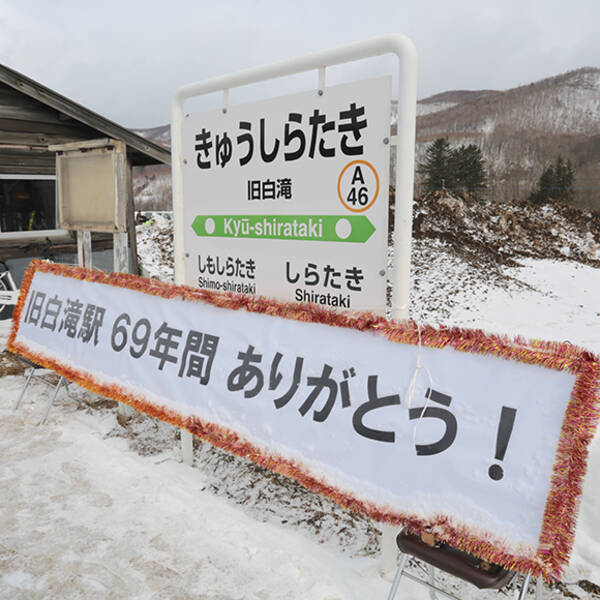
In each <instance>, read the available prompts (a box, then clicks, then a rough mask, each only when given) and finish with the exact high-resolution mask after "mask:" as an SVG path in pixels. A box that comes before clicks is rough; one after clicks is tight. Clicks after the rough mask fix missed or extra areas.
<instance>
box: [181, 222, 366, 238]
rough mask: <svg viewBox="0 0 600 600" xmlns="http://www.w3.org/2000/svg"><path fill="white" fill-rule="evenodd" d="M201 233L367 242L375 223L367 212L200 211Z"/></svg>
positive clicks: (198, 225) (197, 228) (198, 232)
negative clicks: (337, 213) (252, 213)
mask: <svg viewBox="0 0 600 600" xmlns="http://www.w3.org/2000/svg"><path fill="white" fill-rule="evenodd" d="M192 229H193V230H194V231H195V232H196V235H199V236H201V237H231V238H253V239H271V240H303V241H312V242H353V243H359V244H360V243H364V242H366V241H367V240H368V239H369V238H370V237H371V236H372V235H373V233H374V231H375V227H374V225H373V224H372V223H371V221H369V219H368V218H367V217H366V216H364V215H348V216H346V215H198V216H197V217H196V218H195V219H194V221H193V223H192Z"/></svg>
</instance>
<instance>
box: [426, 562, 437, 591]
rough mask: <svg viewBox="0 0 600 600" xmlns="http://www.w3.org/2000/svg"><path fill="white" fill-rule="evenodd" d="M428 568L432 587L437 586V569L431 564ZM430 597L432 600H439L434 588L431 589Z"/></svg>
mask: <svg viewBox="0 0 600 600" xmlns="http://www.w3.org/2000/svg"><path fill="white" fill-rule="evenodd" d="M427 567H428V570H429V583H430V584H431V585H432V586H435V567H434V566H433V565H430V564H428V565H427ZM429 597H430V598H431V600H438V597H437V594H436V593H435V590H434V589H432V588H429Z"/></svg>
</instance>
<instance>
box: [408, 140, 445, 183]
mask: <svg viewBox="0 0 600 600" xmlns="http://www.w3.org/2000/svg"><path fill="white" fill-rule="evenodd" d="M451 156H452V151H451V150H450V144H449V143H448V140H447V139H446V138H438V139H437V140H435V142H433V143H432V144H431V145H429V146H428V147H427V149H426V150H425V160H424V161H423V162H422V163H420V164H419V167H418V169H417V171H418V173H421V174H422V175H424V180H423V185H424V187H425V191H426V192H432V191H436V190H443V189H444V188H448V189H450V187H451V184H452V176H451V170H450V158H451Z"/></svg>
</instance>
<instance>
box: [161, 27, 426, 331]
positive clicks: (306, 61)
mask: <svg viewBox="0 0 600 600" xmlns="http://www.w3.org/2000/svg"><path fill="white" fill-rule="evenodd" d="M384 54H395V55H396V56H397V57H398V134H397V151H396V165H395V168H396V194H395V206H396V210H395V221H394V229H395V242H394V264H393V270H392V276H391V284H392V318H395V319H403V318H407V317H408V305H409V290H410V255H411V237H412V203H413V184H414V144H415V120H416V104H417V53H416V49H415V46H414V44H413V43H412V42H411V41H410V40H409V39H408V38H407V37H405V36H403V35H400V34H394V35H386V36H381V37H376V38H373V39H370V40H365V41H362V42H356V43H354V44H349V45H347V46H341V47H339V48H334V49H331V50H325V51H323V52H316V53H314V54H309V55H306V56H302V57H299V58H295V59H291V60H286V61H282V62H278V63H274V64H271V65H266V66H262V67H256V68H253V69H248V70H245V71H239V72H237V73H231V74H229V75H223V76H220V77H215V78H213V79H208V80H206V81H201V82H197V83H192V84H189V85H186V86H183V87H181V88H179V89H178V90H177V91H176V92H175V96H174V97H173V101H172V103H171V155H172V162H171V168H172V185H173V210H174V227H175V239H174V245H175V247H174V255H175V256H174V258H175V282H176V283H178V284H182V283H184V277H185V276H184V248H183V228H184V222H183V150H182V127H183V116H184V111H183V105H184V102H185V101H186V100H188V99H190V98H193V97H196V96H202V95H205V94H210V93H213V92H218V91H223V94H224V107H225V108H226V107H227V105H228V103H229V90H230V89H231V88H235V87H241V86H244V85H249V84H252V83H259V82H262V81H267V80H270V79H276V78H279V77H284V76H287V75H295V74H298V73H304V72H307V71H312V70H317V71H318V76H319V89H323V88H324V87H325V69H326V68H327V67H330V66H334V65H340V64H344V63H348V62H353V61H356V60H360V59H363V58H370V57H374V56H381V55H384Z"/></svg>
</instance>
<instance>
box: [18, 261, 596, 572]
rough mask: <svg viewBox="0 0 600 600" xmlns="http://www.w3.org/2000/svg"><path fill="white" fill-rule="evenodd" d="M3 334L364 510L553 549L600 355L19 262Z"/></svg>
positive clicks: (557, 560) (575, 483)
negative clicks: (22, 273) (21, 270)
mask: <svg viewBox="0 0 600 600" xmlns="http://www.w3.org/2000/svg"><path fill="white" fill-rule="evenodd" d="M9 348H10V349H11V350H12V351H14V352H18V353H20V354H22V355H23V356H25V357H27V358H29V359H31V360H33V361H35V362H37V363H39V364H41V365H44V366H46V367H49V368H52V369H54V370H55V371H56V372H58V373H60V374H62V375H64V376H66V377H68V378H69V379H71V380H73V381H75V382H77V383H79V384H80V385H82V386H84V387H86V388H88V389H91V390H93V391H95V392H98V393H101V394H103V395H105V396H108V397H110V398H113V399H116V400H120V401H123V402H126V403H128V404H130V405H131V406H133V407H135V408H136V409H139V410H141V411H143V412H145V413H147V414H149V415H152V416H155V417H158V418H161V419H163V420H165V421H167V422H170V423H172V424H174V425H177V426H180V427H184V428H186V429H188V430H189V431H191V432H192V433H194V434H195V435H198V436H199V437H201V438H203V439H205V440H208V441H209V442H211V443H213V444H215V445H217V446H219V447H221V448H225V449H226V450H230V451H232V452H234V453H236V454H239V455H243V456H247V457H249V458H250V459H252V460H254V461H255V462H257V463H259V464H261V465H264V466H266V467H268V468H270V469H273V470H275V471H277V472H280V473H283V474H285V475H288V476H291V477H294V478H295V479H297V480H298V481H300V482H301V483H303V484H304V485H305V486H307V487H308V488H310V489H313V490H316V491H318V492H320V493H322V494H325V495H327V496H329V497H331V498H333V499H334V500H335V501H337V502H339V503H341V504H342V505H344V506H347V507H349V508H352V509H354V510H357V511H360V512H362V513H364V514H367V515H370V516H372V517H373V518H376V519H378V520H382V521H388V522H392V523H398V524H404V525H405V526H408V527H409V528H411V529H412V530H413V531H417V532H422V531H426V530H427V531H433V532H434V533H435V536H436V537H437V538H438V539H441V540H443V541H448V542H449V543H452V544H453V545H454V546H456V547H458V548H462V549H464V550H467V551H470V552H473V553H475V554H477V555H479V556H480V557H482V558H485V559H486V560H490V561H492V562H496V563H499V564H502V565H504V566H507V567H509V568H515V569H519V570H521V571H529V570H531V571H533V572H534V573H537V574H543V575H544V576H546V577H548V578H550V577H555V576H558V575H559V574H560V572H561V569H562V566H563V565H564V563H565V561H566V560H567V558H568V555H569V551H570V548H571V546H572V543H573V535H574V531H575V521H576V514H577V499H578V496H579V494H580V492H581V485H582V480H583V475H584V473H585V465H586V445H587V443H588V442H589V441H590V439H591V437H592V436H593V434H594V430H595V426H596V422H597V419H598V409H597V404H596V402H597V391H598V378H599V369H600V367H599V360H598V358H597V357H595V356H593V355H591V354H589V353H587V352H585V351H583V350H580V349H578V348H575V347H573V346H570V345H560V344H552V343H547V342H531V341H530V342H525V341H523V340H516V341H510V340H508V339H506V338H502V337H498V336H487V335H485V334H483V333H482V332H480V331H467V330H458V329H439V330H438V329H434V328H431V327H424V328H422V329H418V328H417V327H416V326H415V325H414V324H412V323H396V322H390V321H387V320H385V319H383V318H381V317H375V316H373V315H371V314H367V313H357V314H351V313H334V312H331V311H327V310H324V309H320V308H317V307H314V306H310V305H308V304H305V305H300V304H291V303H290V304H280V303H277V302H274V301H270V300H267V299H264V298H251V297H246V296H242V295H233V294H217V293H213V292H209V291H206V290H197V289H192V288H189V287H184V286H173V285H169V284H164V283H161V282H158V281H153V280H146V279H143V278H140V277H136V276H133V275H126V274H119V273H113V274H110V275H107V274H105V273H103V272H101V271H89V270H85V269H81V268H79V267H66V266H61V265H55V264H51V263H45V262H42V261H33V262H32V266H31V267H30V269H29V271H28V272H27V274H26V277H25V280H24V283H23V286H22V288H21V296H20V299H19V304H18V306H17V309H16V311H15V315H14V328H13V331H12V333H11V337H10V339H9ZM418 365H420V366H421V368H420V369H419V368H417V367H418Z"/></svg>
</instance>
